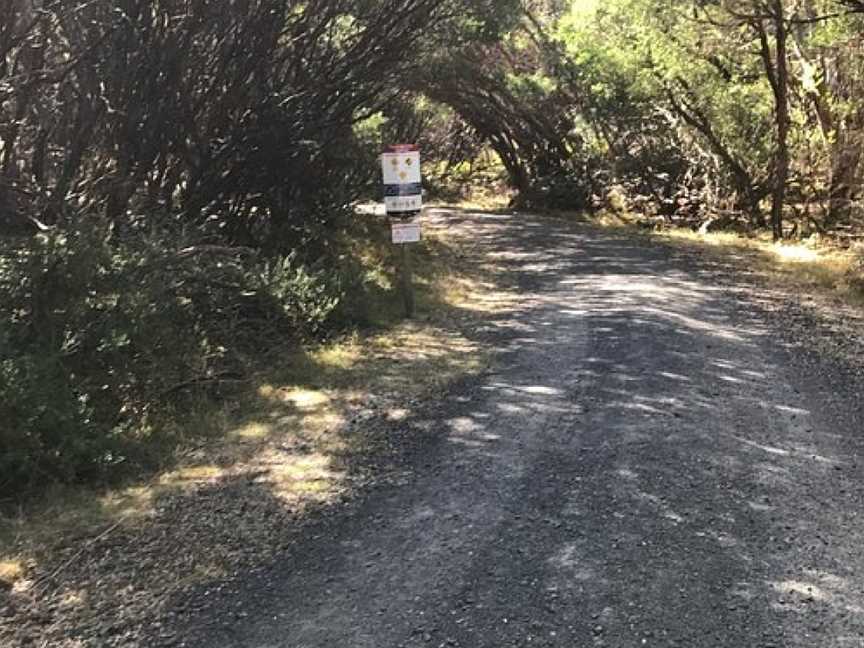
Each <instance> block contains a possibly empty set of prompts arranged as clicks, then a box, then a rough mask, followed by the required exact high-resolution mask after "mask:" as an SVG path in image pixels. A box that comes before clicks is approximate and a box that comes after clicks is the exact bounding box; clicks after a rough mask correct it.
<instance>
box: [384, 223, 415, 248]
mask: <svg viewBox="0 0 864 648" xmlns="http://www.w3.org/2000/svg"><path fill="white" fill-rule="evenodd" d="M390 229H391V230H392V232H393V242H394V243H419V242H420V236H421V235H420V231H421V230H420V223H392V224H391V225H390Z"/></svg>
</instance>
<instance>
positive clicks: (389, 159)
mask: <svg viewBox="0 0 864 648" xmlns="http://www.w3.org/2000/svg"><path fill="white" fill-rule="evenodd" d="M381 164H382V167H383V171H384V205H385V207H386V208H387V213H388V214H390V215H408V214H416V213H417V212H419V211H420V210H421V209H422V208H423V177H422V176H421V174H420V151H419V150H418V149H417V147H416V146H414V145H412V144H401V145H399V146H391V147H389V148H388V149H387V150H386V151H385V152H384V153H383V154H382V155H381Z"/></svg>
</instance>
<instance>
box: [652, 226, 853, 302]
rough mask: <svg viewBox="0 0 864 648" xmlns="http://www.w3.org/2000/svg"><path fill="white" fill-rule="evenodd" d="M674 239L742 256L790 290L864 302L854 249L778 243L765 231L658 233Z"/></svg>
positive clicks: (665, 231) (807, 243) (771, 279)
mask: <svg viewBox="0 0 864 648" xmlns="http://www.w3.org/2000/svg"><path fill="white" fill-rule="evenodd" d="M656 235H657V236H658V237H660V238H662V239H665V240H667V241H670V242H683V243H687V244H692V245H697V246H701V247H704V248H710V249H714V250H716V251H718V252H721V253H726V254H728V255H737V256H739V257H742V260H744V261H746V262H747V263H748V265H749V269H751V270H752V271H754V272H757V273H760V274H762V275H764V276H765V277H766V278H767V279H769V280H770V281H772V282H774V283H775V284H779V285H780V286H782V287H784V288H788V289H793V290H797V291H801V292H813V293H818V294H820V295H828V296H831V297H833V298H835V299H838V300H841V301H842V302H844V303H847V304H849V305H853V306H860V305H862V304H864V292H862V285H861V283H860V281H858V280H856V279H857V275H858V274H859V272H858V270H857V267H856V263H857V257H858V255H856V253H855V252H854V251H850V250H848V249H841V248H837V247H833V246H829V245H820V244H819V243H817V242H811V241H802V242H784V243H774V242H772V241H771V239H770V237H769V236H768V235H767V234H765V235H761V236H753V237H744V236H741V235H739V234H735V233H730V232H716V233H715V232H711V233H708V234H700V233H698V232H693V231H691V230H688V229H673V230H664V231H660V232H658V233H657V234H656Z"/></svg>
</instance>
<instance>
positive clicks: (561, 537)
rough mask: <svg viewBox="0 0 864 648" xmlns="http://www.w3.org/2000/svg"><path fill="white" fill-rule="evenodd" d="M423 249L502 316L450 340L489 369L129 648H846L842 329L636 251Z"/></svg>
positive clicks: (850, 443)
mask: <svg viewBox="0 0 864 648" xmlns="http://www.w3.org/2000/svg"><path fill="white" fill-rule="evenodd" d="M432 225H433V226H437V227H442V226H447V227H451V228H459V229H460V230H464V231H466V232H469V233H470V235H471V236H473V237H474V238H475V240H476V244H477V253H478V254H483V255H485V256H486V258H487V259H489V262H490V264H494V265H495V267H496V268H497V275H498V280H499V282H500V283H501V285H504V286H506V287H508V288H509V289H513V288H517V289H518V290H519V291H520V294H521V296H522V298H521V300H520V302H519V306H518V308H516V309H514V310H512V311H510V312H506V313H496V314H493V315H490V316H489V317H488V318H487V319H485V320H484V322H483V323H482V324H481V325H478V326H476V327H474V330H473V331H472V335H473V336H474V337H475V339H477V340H481V341H482V342H483V343H484V344H486V345H491V346H494V348H495V349H496V352H497V361H496V362H495V364H494V367H493V368H492V369H490V370H489V371H488V372H486V373H484V374H483V375H481V376H479V377H475V378H472V379H469V380H466V381H463V382H462V383H460V384H458V385H457V386H456V387H454V388H453V389H451V390H450V391H449V392H448V393H447V394H446V395H445V396H444V397H442V399H441V400H439V401H436V402H431V403H422V404H418V405H417V406H416V407H415V408H414V409H413V411H412V412H411V414H410V416H409V417H408V418H407V419H405V420H404V421H401V422H400V423H398V424H388V425H386V426H384V425H383V424H382V429H383V428H386V429H383V431H382V433H381V434H382V435H385V436H386V438H387V442H388V445H389V446H391V447H393V446H395V447H401V448H403V450H402V451H401V452H400V453H399V454H398V456H396V457H394V458H392V459H391V460H389V463H387V465H383V466H382V465H376V466H375V467H376V469H377V470H378V472H379V473H380V475H381V476H380V478H379V480H378V484H377V485H375V486H371V487H364V490H363V493H362V494H361V495H360V496H358V497H357V498H355V499H354V500H353V501H351V502H349V503H346V504H344V505H342V506H340V507H339V508H338V510H337V511H335V512H332V511H331V514H328V515H321V516H320V519H318V520H317V521H314V522H312V523H311V524H309V525H307V526H306V527H305V528H304V529H303V532H302V534H296V535H295V536H293V537H291V538H288V537H286V538H285V542H284V548H283V549H282V550H280V552H279V553H278V554H277V556H276V558H275V559H274V560H272V561H271V562H270V563H268V564H266V565H263V566H262V565H258V566H255V567H250V568H248V569H245V568H244V569H242V570H240V573H239V574H238V575H237V576H236V577H234V578H228V579H225V580H224V581H220V582H213V583H210V584H208V585H206V586H200V587H195V588H194V589H192V590H191V591H188V592H186V593H184V594H183V595H182V596H177V597H175V598H174V599H173V600H172V601H171V603H170V605H169V606H168V609H167V611H166V613H165V614H164V615H163V618H162V619H161V620H160V621H159V623H160V624H161V625H160V626H158V631H155V630H154V631H153V632H152V633H151V634H152V636H151V637H149V638H148V640H147V643H146V645H150V646H156V645H164V646H195V647H198V646H202V647H204V646H219V647H233V646H237V647H239V646H244V647H247V646H248V647H256V648H265V647H266V648H271V647H272V648H275V647H277V646H278V647H286V648H288V647H290V648H313V647H316V648H317V647H322V648H323V647H327V648H340V647H346V648H347V647H351V648H366V647H368V648H390V647H415V646H437V647H448V646H461V647H463V648H485V647H488V648H507V647H516V646H519V647H526V646H561V647H565V646H566V647H570V648H572V647H575V646H609V647H631V646H650V645H654V646H699V647H700V648H705V647H711V646H728V647H734V648H745V647H751V646H752V647H757V646H758V647H763V648H768V647H769V646H774V647H777V648H780V647H799V646H800V647H804V646H806V647H814V646H816V647H820V648H824V647H829V646H838V647H840V646H842V647H849V646H855V647H864V554H862V550H861V548H862V546H864V518H862V516H864V509H862V506H861V504H862V500H864V479H862V468H861V465H860V463H859V456H860V455H861V451H862V447H864V425H862V411H861V407H862V405H861V399H860V394H861V379H860V366H861V365H860V364H859V358H860V357H861V356H859V355H858V352H859V351H860V347H861V336H860V333H859V332H857V331H860V328H858V323H857V322H856V321H854V318H852V317H850V318H848V321H846V320H844V326H846V328H845V329H842V330H839V331H838V330H833V331H832V330H831V328H834V329H836V328H837V322H836V321H832V322H831V323H832V327H827V326H825V320H824V315H822V314H820V313H822V312H823V311H821V310H819V309H818V308H816V307H815V306H804V305H801V304H799V302H798V301H796V300H793V299H791V298H789V297H788V296H783V295H779V294H775V293H772V292H771V291H768V290H765V289H764V288H763V287H759V286H758V285H755V284H754V283H753V282H752V281H750V280H748V278H747V277H746V276H745V275H742V274H741V273H740V272H739V271H738V270H735V269H734V266H730V265H727V264H723V263H720V262H718V261H716V260H710V259H707V258H699V257H698V256H697V255H695V254H694V253H693V252H685V251H680V250H676V249H675V248H674V247H671V246H664V245H656V244H650V243H647V242H646V241H645V240H644V239H642V238H640V237H628V236H624V235H610V234H609V233H604V232H602V231H599V230H595V229H592V228H589V227H587V226H581V225H572V224H568V223H564V222H560V221H550V220H541V219H538V218H533V217H527V216H491V215H481V214H476V215H472V214H462V213H441V214H438V215H437V216H436V215H433V216H432ZM370 461H371V459H370ZM368 468H369V466H365V467H362V470H363V471H367V469H368ZM358 470H361V468H358ZM257 496H258V497H259V498H260V499H262V500H265V499H266V493H259V494H258V495H257ZM260 510H267V509H266V507H265V508H264V509H260ZM189 514H190V515H191V514H193V513H192V512H191V511H190V512H189ZM253 530H254V529H253ZM238 541H241V542H242V538H239V539H238ZM250 546H254V539H253V538H250ZM117 605H122V601H117ZM87 645H100V643H99V641H98V640H94V641H93V642H88V643H87ZM128 645H138V644H137V643H136V644H132V643H130V644H128Z"/></svg>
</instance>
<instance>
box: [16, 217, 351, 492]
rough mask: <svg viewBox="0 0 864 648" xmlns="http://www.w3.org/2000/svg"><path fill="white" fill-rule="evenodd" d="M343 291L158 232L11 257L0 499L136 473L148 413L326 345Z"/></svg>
mask: <svg viewBox="0 0 864 648" xmlns="http://www.w3.org/2000/svg"><path fill="white" fill-rule="evenodd" d="M323 265H334V266H336V267H338V264H335V263H334V264H323V263H322V266H323ZM349 281H353V283H354V284H356V283H357V280H356V279H352V278H350V277H347V276H345V275H343V273H342V272H340V271H339V270H338V269H337V270H329V271H328V270H323V269H318V270H315V269H310V268H309V267H307V266H305V265H303V264H302V263H301V262H300V261H299V259H298V258H297V255H296V254H291V255H288V256H285V257H274V258H270V259H262V258H260V257H259V254H257V253H256V252H254V251H252V250H249V249H244V248H228V247H220V246H212V245H197V246H196V245H187V244H186V243H185V242H184V241H183V237H182V236H179V235H177V234H176V233H175V234H174V235H173V236H169V234H168V233H167V232H147V233H144V232H136V233H133V234H132V235H127V236H126V237H125V238H121V237H120V236H118V235H117V234H116V233H115V232H113V230H112V228H111V227H109V226H107V225H106V224H105V223H99V222H97V223H95V224H94V223H91V224H90V225H88V226H87V227H86V228H85V227H79V228H75V229H74V230H72V231H67V232H65V233H54V232H51V233H45V234H42V235H40V236H39V237H37V238H35V239H33V240H32V241H29V242H27V243H26V244H22V245H20V246H19V247H18V248H17V249H14V250H12V251H8V252H7V253H6V254H5V262H4V265H3V266H2V283H0V488H4V489H5V488H13V489H20V488H23V487H26V486H28V485H30V484H32V483H34V482H37V481H38V482H42V481H46V480H59V481H70V480H82V479H87V480H94V479H103V478H108V477H111V476H113V475H116V474H119V473H120V468H121V467H122V466H123V465H124V464H127V463H133V464H136V465H137V464H139V463H141V462H142V461H146V459H147V455H146V452H147V449H148V444H147V443H146V441H147V437H148V435H149V434H150V432H149V425H150V423H151V422H152V420H153V414H154V411H156V409H158V408H159V407H160V406H164V405H165V404H166V403H167V402H169V401H170V402H175V401H176V400H177V399H178V398H183V397H185V396H186V395H187V394H188V393H189V391H190V390H191V389H193V388H195V387H198V386H205V385H208V384H212V383H213V382H214V381H218V380H221V379H223V378H226V377H235V376H238V375H241V374H242V373H243V372H244V371H245V370H246V369H247V368H248V367H249V364H250V363H251V362H252V361H253V360H252V359H254V358H255V357H260V356H261V355H262V354H263V351H265V350H267V349H268V348H272V346H273V345H274V344H275V343H279V344H285V343H291V342H301V341H303V340H307V339H309V338H313V337H320V336H322V335H326V334H327V333H328V332H329V331H332V330H333V329H334V327H336V326H337V325H338V323H339V322H341V321H344V317H345V316H344V312H343V311H342V310H341V306H342V296H343V294H344V292H345V289H344V286H345V285H347V284H348V283H349ZM361 287H362V286H361ZM353 289H354V290H357V286H356V285H355V286H353Z"/></svg>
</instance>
